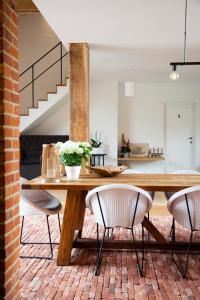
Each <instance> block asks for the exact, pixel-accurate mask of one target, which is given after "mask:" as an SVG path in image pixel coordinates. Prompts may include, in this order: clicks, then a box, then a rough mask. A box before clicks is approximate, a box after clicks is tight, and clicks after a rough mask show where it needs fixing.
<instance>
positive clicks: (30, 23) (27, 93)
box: [18, 13, 67, 114]
mask: <svg viewBox="0 0 200 300" xmlns="http://www.w3.org/2000/svg"><path fill="white" fill-rule="evenodd" d="M18 20H19V62H20V64H19V69H20V73H22V72H23V71H24V70H25V69H27V67H29V66H30V65H32V64H33V63H34V62H35V61H36V60H38V59H39V58H40V57H41V56H42V55H44V54H45V53H46V52H47V51H49V50H50V49H51V48H52V47H53V46H55V45H56V44H57V43H58V42H59V39H58V37H57V36H56V35H55V33H54V32H53V30H52V29H51V28H50V26H49V25H48V24H47V22H46V21H45V19H44V18H43V17H42V15H41V14H40V13H35V14H25V15H23V14H19V18H18ZM64 51H66V50H63V52H64ZM59 55H60V48H57V49H55V50H54V51H53V52H51V53H50V54H48V56H47V57H46V58H45V59H43V60H42V61H41V62H39V63H38V64H37V65H36V67H35V75H36V76H37V75H39V74H40V72H41V71H43V70H44V69H45V68H46V67H48V66H50V64H52V63H53V62H55V61H56V60H57V59H58V58H59ZM63 63H64V64H63V78H65V77H66V76H67V58H66V57H65V58H63ZM30 81H31V70H29V71H28V72H27V73H26V75H23V76H22V77H20V88H22V87H23V86H25V85H26V84H27V83H29V82H30ZM56 84H60V63H57V64H56V65H55V66H53V67H52V69H50V70H49V71H48V72H47V73H45V74H44V75H42V76H41V77H40V78H38V79H37V80H36V81H35V102H36V105H37V100H38V99H46V98H47V92H55V91H56ZM31 89H32V87H31V85H30V86H29V87H28V88H26V89H25V90H24V91H22V92H21V93H20V113H21V114H26V113H28V110H27V107H28V106H31V105H32V102H31V101H32V99H31Z"/></svg>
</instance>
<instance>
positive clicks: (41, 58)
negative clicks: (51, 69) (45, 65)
mask: <svg viewBox="0 0 200 300" xmlns="http://www.w3.org/2000/svg"><path fill="white" fill-rule="evenodd" d="M61 44H62V42H59V43H58V44H56V45H55V46H53V48H51V49H50V50H49V51H48V52H46V53H45V54H44V55H42V56H41V57H40V58H39V59H38V60H36V61H35V62H34V63H33V64H32V65H30V66H29V67H28V68H27V69H26V70H25V71H23V72H22V73H21V74H19V77H20V76H22V75H23V74H25V73H26V72H27V71H28V70H30V69H31V68H32V66H34V65H36V64H37V63H38V62H39V61H40V60H42V59H43V58H44V57H45V56H47V55H48V54H49V53H50V52H51V51H53V50H54V49H55V48H56V47H58V46H59V45H61Z"/></svg>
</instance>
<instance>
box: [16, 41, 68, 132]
mask: <svg viewBox="0 0 200 300" xmlns="http://www.w3.org/2000/svg"><path fill="white" fill-rule="evenodd" d="M57 47H60V50H61V51H60V57H59V59H57V60H56V61H55V62H54V63H53V64H52V65H50V66H48V67H47V68H46V69H45V70H43V71H42V72H41V73H40V74H39V75H37V76H35V75H34V74H35V72H34V70H35V66H36V64H38V62H40V61H41V60H42V59H43V58H44V57H46V56H47V55H48V54H49V53H51V52H52V51H53V50H54V49H56V48H57ZM67 54H68V52H66V53H65V54H64V55H63V46H62V43H61V42H60V43H58V44H57V45H55V46H54V47H53V48H52V49H50V50H49V51H48V52H47V53H45V54H44V55H43V56H42V57H41V58H39V59H38V60H37V61H36V62H35V63H34V64H32V65H31V66H29V67H28V68H27V69H26V70H25V71H24V72H23V73H22V74H20V77H21V76H23V75H24V74H26V73H27V71H32V72H31V74H32V78H31V81H30V82H29V83H28V84H26V85H25V86H24V87H23V88H22V89H21V90H20V92H22V91H23V90H25V89H26V88H27V87H28V86H30V85H31V86H32V89H31V93H32V95H31V96H32V105H31V106H29V107H28V113H27V114H20V126H19V128H20V132H21V133H23V132H25V131H27V130H28V129H30V128H31V127H34V126H35V125H36V124H37V123H38V122H41V120H42V118H43V117H45V114H46V113H47V112H49V111H51V109H53V108H55V107H56V105H58V103H59V102H60V101H62V100H63V99H64V98H66V97H67V95H68V94H69V78H68V77H67V78H65V80H64V83H63V71H62V69H63V58H64V57H65V56H66V55H67ZM58 62H60V71H61V72H60V78H59V80H60V84H57V85H56V92H49V93H47V98H46V99H40V100H38V101H35V96H34V95H35V81H36V80H37V79H38V78H39V77H40V76H42V75H43V74H45V73H46V72H47V71H48V70H49V69H50V68H51V67H53V66H54V65H55V64H57V63H58ZM64 100H65V101H66V99H64Z"/></svg>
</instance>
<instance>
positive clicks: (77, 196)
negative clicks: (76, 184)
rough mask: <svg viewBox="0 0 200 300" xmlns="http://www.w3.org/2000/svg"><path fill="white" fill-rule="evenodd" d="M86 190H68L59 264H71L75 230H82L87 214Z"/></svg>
mask: <svg viewBox="0 0 200 300" xmlns="http://www.w3.org/2000/svg"><path fill="white" fill-rule="evenodd" d="M85 195H86V192H85V191H77V190H75V191H68V193H67V200H66V204H65V211H64V218H63V224H62V231H61V238H60V244H59V249H58V257H57V265H58V266H67V265H69V264H70V259H71V250H72V247H73V241H74V236H75V230H76V229H78V230H82V227H83V221H84V215H85Z"/></svg>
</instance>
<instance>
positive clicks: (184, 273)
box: [172, 219, 193, 278]
mask: <svg viewBox="0 0 200 300" xmlns="http://www.w3.org/2000/svg"><path fill="white" fill-rule="evenodd" d="M192 237H193V230H191V231H190V238H189V244H188V249H187V254H186V255H187V256H186V263H185V267H182V264H180V263H179V262H177V261H176V260H175V258H174V254H175V252H174V245H175V242H176V235H175V221H174V219H173V223H172V260H173V262H174V263H175V265H176V266H177V268H178V270H179V272H180V273H181V275H182V278H186V273H187V269H188V262H189V257H190V249H191V243H192Z"/></svg>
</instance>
